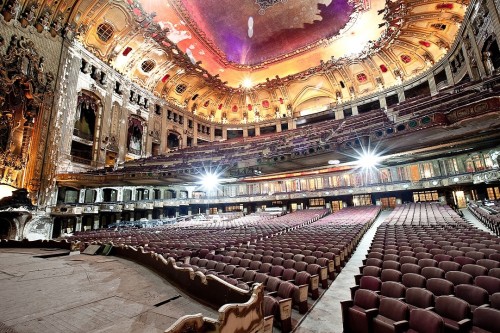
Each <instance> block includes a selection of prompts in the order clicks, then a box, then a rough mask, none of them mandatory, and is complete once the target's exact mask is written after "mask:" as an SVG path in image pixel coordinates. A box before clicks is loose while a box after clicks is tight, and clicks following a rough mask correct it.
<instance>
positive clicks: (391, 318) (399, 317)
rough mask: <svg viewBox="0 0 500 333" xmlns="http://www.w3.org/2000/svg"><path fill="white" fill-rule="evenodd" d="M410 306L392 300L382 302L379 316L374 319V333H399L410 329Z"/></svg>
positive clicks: (384, 299) (386, 299)
mask: <svg viewBox="0 0 500 333" xmlns="http://www.w3.org/2000/svg"><path fill="white" fill-rule="evenodd" d="M409 314H410V310H409V309H408V305H406V304H405V303H403V302H401V301H398V300H396V299H392V298H383V299H381V300H380V305H379V308H378V315H377V316H375V318H373V333H393V332H394V333H397V332H403V331H404V330H406V329H407V328H408V317H409Z"/></svg>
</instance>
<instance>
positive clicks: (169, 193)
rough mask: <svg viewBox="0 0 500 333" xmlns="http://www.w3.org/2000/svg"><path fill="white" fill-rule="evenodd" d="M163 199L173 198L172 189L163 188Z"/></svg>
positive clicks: (174, 195) (173, 192)
mask: <svg viewBox="0 0 500 333" xmlns="http://www.w3.org/2000/svg"><path fill="white" fill-rule="evenodd" d="M164 196H165V199H175V197H176V194H175V191H174V190H165V192H164Z"/></svg>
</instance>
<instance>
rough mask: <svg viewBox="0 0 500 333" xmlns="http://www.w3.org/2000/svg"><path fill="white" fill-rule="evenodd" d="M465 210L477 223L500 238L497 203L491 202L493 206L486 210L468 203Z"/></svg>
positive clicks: (498, 207)
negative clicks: (479, 222)
mask: <svg viewBox="0 0 500 333" xmlns="http://www.w3.org/2000/svg"><path fill="white" fill-rule="evenodd" d="M467 208H468V209H469V211H470V212H471V213H472V215H474V216H475V217H476V218H477V219H478V220H479V221H481V222H482V223H483V224H484V225H485V226H487V227H488V228H490V229H491V230H493V232H494V233H495V234H496V235H497V236H500V214H498V212H500V202H499V201H495V202H493V206H488V207H487V208H486V207H484V206H482V205H479V204H476V203H469V204H468V205H467Z"/></svg>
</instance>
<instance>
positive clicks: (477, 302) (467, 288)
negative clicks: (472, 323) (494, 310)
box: [455, 284, 490, 312]
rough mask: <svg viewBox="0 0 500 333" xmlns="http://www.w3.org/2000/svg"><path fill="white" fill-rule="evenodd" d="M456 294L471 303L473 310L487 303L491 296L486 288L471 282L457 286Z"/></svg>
mask: <svg viewBox="0 0 500 333" xmlns="http://www.w3.org/2000/svg"><path fill="white" fill-rule="evenodd" d="M455 296H456V297H458V298H460V299H463V300H464V301H466V302H467V303H469V305H470V308H471V310H472V312H474V310H476V308H477V307H479V306H483V305H487V304H488V303H489V298H490V295H489V294H488V292H487V291H486V290H484V289H483V288H481V287H477V286H472V285H470V284H459V285H458V286H456V287H455Z"/></svg>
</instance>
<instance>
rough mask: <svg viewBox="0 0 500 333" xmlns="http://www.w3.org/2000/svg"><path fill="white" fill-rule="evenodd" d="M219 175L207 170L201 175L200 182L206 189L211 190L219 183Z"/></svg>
mask: <svg viewBox="0 0 500 333" xmlns="http://www.w3.org/2000/svg"><path fill="white" fill-rule="evenodd" d="M219 181H220V179H219V176H218V175H217V174H216V173H212V172H207V173H205V174H204V175H202V176H201V180H200V183H201V185H202V186H203V187H204V188H206V189H207V190H213V189H215V188H216V187H217V185H219Z"/></svg>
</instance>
